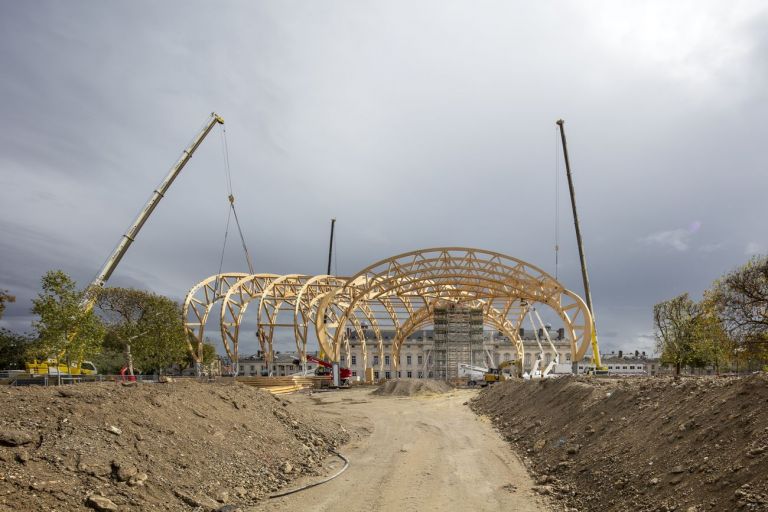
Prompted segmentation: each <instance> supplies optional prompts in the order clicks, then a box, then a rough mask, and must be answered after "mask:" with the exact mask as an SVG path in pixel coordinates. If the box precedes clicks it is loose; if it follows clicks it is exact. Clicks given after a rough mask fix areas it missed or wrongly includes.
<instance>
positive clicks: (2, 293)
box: [0, 290, 16, 318]
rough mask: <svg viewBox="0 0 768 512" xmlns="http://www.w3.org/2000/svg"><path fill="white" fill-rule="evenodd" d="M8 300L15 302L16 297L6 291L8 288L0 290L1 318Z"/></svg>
mask: <svg viewBox="0 0 768 512" xmlns="http://www.w3.org/2000/svg"><path fill="white" fill-rule="evenodd" d="M8 302H16V297H14V296H13V295H11V294H10V293H8V290H0V318H3V313H5V304H6V303H8Z"/></svg>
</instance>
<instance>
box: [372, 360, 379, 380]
mask: <svg viewBox="0 0 768 512" xmlns="http://www.w3.org/2000/svg"><path fill="white" fill-rule="evenodd" d="M377 364H379V356H373V365H374V366H376V365H377ZM376 378H377V379H378V377H376Z"/></svg>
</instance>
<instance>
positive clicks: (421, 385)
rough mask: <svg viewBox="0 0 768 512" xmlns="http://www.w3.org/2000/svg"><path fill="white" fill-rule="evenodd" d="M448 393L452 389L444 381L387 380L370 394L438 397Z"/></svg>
mask: <svg viewBox="0 0 768 512" xmlns="http://www.w3.org/2000/svg"><path fill="white" fill-rule="evenodd" d="M449 391H453V388H452V387H451V385H450V384H448V383H447V382H445V381H444V380H431V379H397V380H388V381H387V382H385V383H384V384H382V385H381V386H379V387H378V388H376V389H375V390H374V391H373V392H371V394H372V395H379V396H426V395H440V394H442V393H447V392H449Z"/></svg>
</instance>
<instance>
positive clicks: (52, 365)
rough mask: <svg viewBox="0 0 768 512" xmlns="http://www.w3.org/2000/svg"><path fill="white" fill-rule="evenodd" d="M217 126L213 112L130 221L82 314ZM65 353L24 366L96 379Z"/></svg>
mask: <svg viewBox="0 0 768 512" xmlns="http://www.w3.org/2000/svg"><path fill="white" fill-rule="evenodd" d="M217 124H222V125H223V124H224V119H222V118H221V116H219V115H218V114H216V113H215V112H212V113H211V115H210V117H209V118H208V120H207V122H206V123H205V126H203V128H202V129H201V130H200V132H198V134H197V136H196V137H195V138H194V139H193V140H192V142H191V143H190V145H189V146H188V147H187V148H186V149H185V150H184V151H183V152H182V154H181V156H180V157H179V160H178V161H177V162H176V164H174V166H173V167H172V168H171V170H170V171H168V174H167V175H166V176H165V179H163V181H162V182H161V183H160V185H159V186H158V187H157V189H155V191H154V192H153V193H152V196H151V197H150V198H149V201H147V204H146V205H144V208H143V209H142V210H141V212H139V215H138V216H137V217H136V220H134V221H133V224H131V226H130V227H129V228H128V231H126V233H125V234H124V235H123V236H122V238H121V239H120V242H119V243H118V244H117V247H115V249H114V251H112V254H111V255H110V256H109V258H108V259H107V261H106V263H104V266H103V267H102V268H101V271H100V272H99V273H98V275H97V276H96V278H95V279H94V280H93V281H92V282H91V284H90V285H88V288H86V293H85V295H84V298H83V302H82V303H81V304H80V306H81V307H82V308H83V310H84V311H90V310H91V309H92V308H93V306H94V304H95V303H96V292H97V291H98V290H99V289H100V288H102V287H103V286H104V284H105V283H106V282H107V280H108V279H109V277H110V276H111V275H112V272H114V271H115V268H117V265H118V264H119V263H120V260H121V259H123V256H125V253H126V252H127V251H128V248H129V247H130V246H131V244H132V243H133V241H134V240H135V239H136V236H137V235H138V234H139V231H140V230H141V228H142V226H144V223H145V222H147V219H148V218H149V216H150V215H151V214H152V212H153V211H154V209H155V207H156V206H157V204H158V203H159V202H160V200H161V199H162V198H163V197H165V193H166V192H167V191H168V188H170V186H171V184H172V183H173V181H174V180H175V179H176V177H177V176H178V175H179V173H180V172H181V170H182V169H183V168H184V166H185V165H187V162H189V160H190V159H191V158H192V154H193V153H194V152H195V150H196V149H197V148H198V146H199V145H200V144H201V143H202V142H203V140H204V139H205V137H206V136H207V135H208V134H209V133H210V131H211V130H212V129H213V127H214V126H216V125H217ZM233 201H234V199H233V197H232V196H230V202H233ZM65 353H66V349H65V350H64V351H62V353H61V354H59V356H58V357H50V358H48V359H46V360H44V361H38V360H34V361H32V362H28V363H26V364H25V368H26V371H27V373H29V374H30V375H32V376H36V375H64V374H67V375H95V374H97V373H98V370H97V369H96V366H94V364H93V363H91V362H90V361H83V360H82V357H79V358H78V360H77V361H71V362H69V363H67V362H66V360H65V359H64V355H65Z"/></svg>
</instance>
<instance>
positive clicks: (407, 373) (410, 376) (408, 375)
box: [405, 372, 413, 379]
mask: <svg viewBox="0 0 768 512" xmlns="http://www.w3.org/2000/svg"><path fill="white" fill-rule="evenodd" d="M405 375H406V377H408V378H409V379H411V378H413V372H406V373H405Z"/></svg>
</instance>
